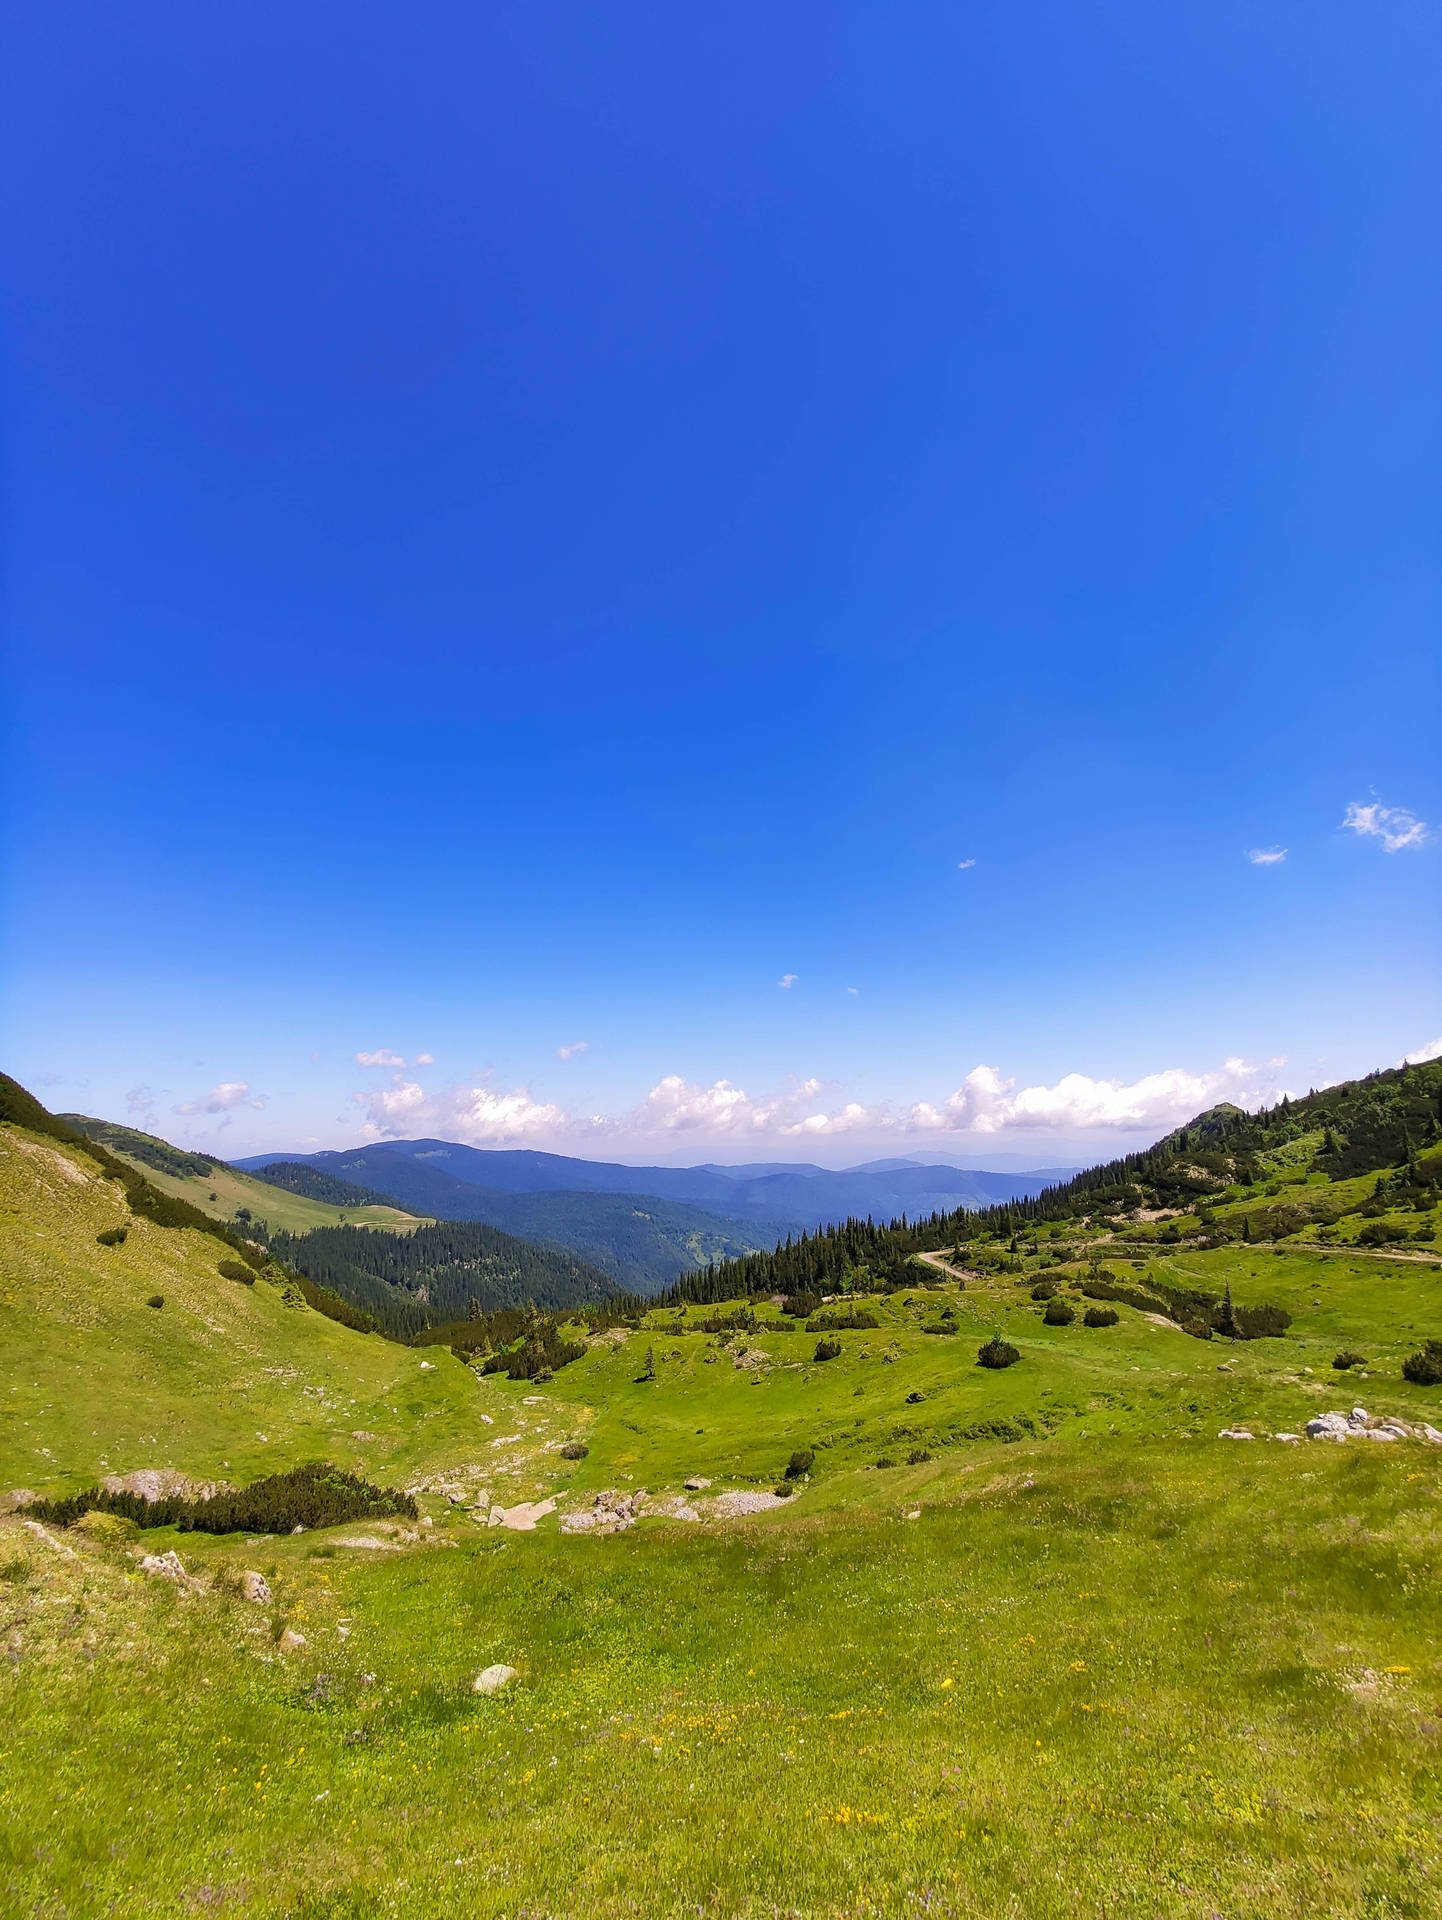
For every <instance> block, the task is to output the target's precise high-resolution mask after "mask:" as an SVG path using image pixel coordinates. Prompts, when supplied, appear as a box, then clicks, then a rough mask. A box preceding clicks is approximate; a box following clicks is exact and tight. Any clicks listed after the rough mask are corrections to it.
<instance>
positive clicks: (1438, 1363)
mask: <svg viewBox="0 0 1442 1920" xmlns="http://www.w3.org/2000/svg"><path fill="white" fill-rule="evenodd" d="M1402 1378H1403V1379H1404V1380H1410V1381H1411V1382H1412V1384H1413V1386H1414V1387H1442V1340H1428V1341H1427V1342H1426V1343H1425V1344H1424V1345H1423V1346H1421V1347H1419V1348H1418V1350H1417V1352H1416V1353H1409V1354H1408V1356H1407V1358H1406V1359H1405V1360H1404V1361H1403V1362H1402Z"/></svg>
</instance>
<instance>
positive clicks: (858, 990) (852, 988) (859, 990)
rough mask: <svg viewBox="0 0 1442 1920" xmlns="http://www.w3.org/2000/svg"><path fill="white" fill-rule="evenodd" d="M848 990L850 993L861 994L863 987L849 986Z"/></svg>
mask: <svg viewBox="0 0 1442 1920" xmlns="http://www.w3.org/2000/svg"><path fill="white" fill-rule="evenodd" d="M846 991H847V992H848V993H856V994H859V993H860V992H861V989H860V987H848V988H847V989H846Z"/></svg>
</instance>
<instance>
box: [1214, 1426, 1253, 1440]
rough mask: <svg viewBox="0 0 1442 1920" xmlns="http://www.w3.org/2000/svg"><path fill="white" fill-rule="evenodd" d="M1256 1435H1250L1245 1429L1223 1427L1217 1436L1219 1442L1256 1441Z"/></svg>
mask: <svg viewBox="0 0 1442 1920" xmlns="http://www.w3.org/2000/svg"><path fill="white" fill-rule="evenodd" d="M1256 1437H1257V1436H1256V1435H1255V1434H1254V1433H1248V1432H1247V1429H1246V1428H1245V1427H1223V1428H1222V1430H1221V1432H1220V1433H1219V1434H1218V1435H1217V1438H1218V1439H1219V1440H1255V1439H1256Z"/></svg>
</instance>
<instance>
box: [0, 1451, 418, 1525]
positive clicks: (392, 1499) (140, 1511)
mask: <svg viewBox="0 0 1442 1920" xmlns="http://www.w3.org/2000/svg"><path fill="white" fill-rule="evenodd" d="M27 1512H28V1513H30V1514H33V1516H34V1517H35V1518H36V1519H37V1520H44V1521H48V1522H49V1523H50V1525H51V1526H55V1527H70V1526H74V1524H75V1522H76V1521H77V1520H79V1519H80V1518H81V1517H82V1516H83V1515H84V1514H87V1513H114V1514H119V1515H120V1517H121V1518H122V1519H124V1520H133V1521H134V1522H135V1524H136V1526H138V1527H176V1528H178V1529H179V1530H180V1532H182V1533H289V1532H290V1531H291V1530H292V1528H294V1527H335V1526H341V1525H343V1524H345V1523H346V1522H348V1521H352V1520H379V1519H385V1518H388V1517H390V1516H392V1515H400V1516H403V1517H405V1518H406V1519H409V1520H414V1519H415V1518H416V1517H417V1516H416V1503H415V1501H414V1500H413V1499H412V1498H411V1497H410V1495H409V1494H407V1493H397V1492H395V1491H394V1490H393V1489H391V1488H389V1487H376V1486H372V1485H371V1484H370V1482H369V1481H367V1480H362V1479H361V1478H360V1476H359V1475H358V1474H354V1473H346V1472H345V1471H344V1470H343V1469H342V1468H340V1467H335V1466H332V1465H330V1464H329V1462H327V1461H323V1460H322V1461H317V1462H314V1463H312V1464H311V1465H310V1466H305V1467H293V1468H291V1470H290V1471H289V1472H288V1473H272V1474H268V1475H267V1476H266V1477H265V1479H263V1480H256V1481H254V1482H253V1483H252V1484H251V1485H250V1486H248V1487H242V1488H239V1489H238V1490H231V1491H227V1492H223V1493H216V1494H212V1495H211V1497H210V1499H208V1500H190V1499H185V1498H183V1497H182V1496H181V1495H179V1494H171V1495H168V1496H167V1497H166V1498H164V1499H162V1500H147V1499H146V1498H145V1496H144V1495H143V1494H139V1493H110V1492H108V1491H107V1490H106V1489H105V1488H103V1487H90V1488H87V1490H86V1491H85V1492H83V1493H76V1494H71V1495H70V1496H68V1497H67V1498H66V1499H63V1500H36V1501H34V1502H32V1504H31V1505H30V1507H29V1508H27Z"/></svg>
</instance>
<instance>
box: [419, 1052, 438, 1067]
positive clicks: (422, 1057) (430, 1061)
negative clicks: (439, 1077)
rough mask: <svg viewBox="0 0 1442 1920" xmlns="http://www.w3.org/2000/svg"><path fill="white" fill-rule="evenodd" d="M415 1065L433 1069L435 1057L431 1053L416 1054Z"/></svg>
mask: <svg viewBox="0 0 1442 1920" xmlns="http://www.w3.org/2000/svg"><path fill="white" fill-rule="evenodd" d="M415 1063H416V1065H417V1066H418V1067H433V1066H434V1065H435V1064H436V1056H435V1055H434V1054H433V1053H418V1054H417V1055H416V1060H415Z"/></svg>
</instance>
